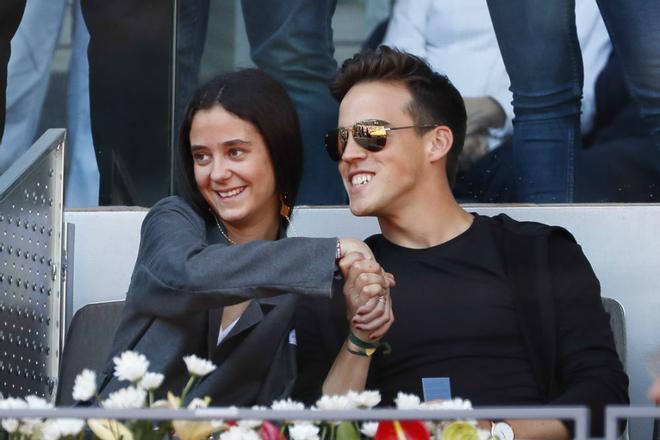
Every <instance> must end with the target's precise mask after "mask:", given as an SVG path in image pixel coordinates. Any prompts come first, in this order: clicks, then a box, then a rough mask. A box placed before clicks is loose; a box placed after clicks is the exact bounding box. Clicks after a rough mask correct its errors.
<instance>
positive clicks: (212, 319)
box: [207, 307, 222, 359]
mask: <svg viewBox="0 0 660 440" xmlns="http://www.w3.org/2000/svg"><path fill="white" fill-rule="evenodd" d="M208 315H209V327H208V341H207V342H208V347H207V348H208V351H207V353H208V355H207V358H208V359H210V358H211V356H213V353H215V350H216V348H218V335H219V334H220V317H221V316H222V307H220V308H218V309H211V310H209V311H208Z"/></svg>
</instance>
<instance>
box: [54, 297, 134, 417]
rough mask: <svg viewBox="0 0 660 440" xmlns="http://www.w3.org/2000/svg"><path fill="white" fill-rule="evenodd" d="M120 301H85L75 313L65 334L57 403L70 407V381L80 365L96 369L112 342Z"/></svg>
mask: <svg viewBox="0 0 660 440" xmlns="http://www.w3.org/2000/svg"><path fill="white" fill-rule="evenodd" d="M123 309H124V301H112V302H105V303H97V304H88V305H86V306H84V307H82V308H81V309H80V310H78V311H77V312H76V314H75V315H74V316H73V319H72V320H71V326H70V327H69V331H68V333H67V335H66V341H65V342H64V349H63V350H62V358H61V359H62V360H61V363H60V374H59V380H58V386H57V394H56V396H55V404H56V405H58V406H71V405H73V404H74V403H75V401H74V400H73V397H71V391H72V390H73V383H74V381H75V379H76V376H77V375H78V373H80V372H81V371H82V370H83V369H84V368H89V369H90V370H93V371H96V372H97V374H98V372H100V371H101V370H102V369H103V367H104V363H105V361H106V358H107V356H108V353H109V352H110V348H111V345H112V340H113V337H114V335H115V331H116V330H117V327H119V321H120V319H121V312H122V310H123Z"/></svg>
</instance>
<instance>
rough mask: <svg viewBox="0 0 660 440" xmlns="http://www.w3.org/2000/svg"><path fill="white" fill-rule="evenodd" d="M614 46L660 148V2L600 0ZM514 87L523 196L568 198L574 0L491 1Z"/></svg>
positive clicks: (576, 57) (577, 93)
mask: <svg viewBox="0 0 660 440" xmlns="http://www.w3.org/2000/svg"><path fill="white" fill-rule="evenodd" d="M598 6H599V8H600V10H601V14H602V15H603V20H604V21H605V24H606V26H607V29H608V32H609V34H610V38H611V40H612V44H613V46H614V50H615V51H616V52H617V55H618V56H619V58H620V59H621V61H622V64H623V69H624V74H625V77H626V80H627V83H628V87H629V89H630V91H631V94H632V96H633V98H634V99H635V100H636V102H637V103H638V105H639V108H640V113H641V115H642V116H643V117H644V119H645V120H646V121H647V123H648V125H649V127H650V130H651V135H652V137H653V140H654V143H655V146H656V150H658V151H657V153H658V155H660V64H659V63H658V59H660V2H658V1H657V0H638V1H635V2H615V1H613V0H598ZM488 7H489V10H490V14H491V18H492V20H493V26H494V28H495V33H496V35H497V40H498V43H499V46H500V50H501V52H502V58H503V59H504V63H505V65H506V69H507V72H508V74H509V77H510V79H511V91H512V92H513V107H514V113H515V118H514V121H513V124H514V131H513V152H514V168H515V170H516V193H517V200H518V201H520V202H533V203H548V202H571V201H572V200H573V186H574V185H573V162H574V154H575V151H576V149H577V148H579V147H580V122H579V117H580V100H581V93H582V92H581V90H582V56H581V53H580V47H579V43H578V39H577V32H576V28H575V2H574V0H563V1H561V0H557V1H551V2H547V1H543V0H506V1H505V0H488Z"/></svg>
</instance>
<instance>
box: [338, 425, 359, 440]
mask: <svg viewBox="0 0 660 440" xmlns="http://www.w3.org/2000/svg"><path fill="white" fill-rule="evenodd" d="M336 440H360V433H359V432H358V430H357V429H355V425H354V424H353V422H341V423H340V424H339V426H337V439H336Z"/></svg>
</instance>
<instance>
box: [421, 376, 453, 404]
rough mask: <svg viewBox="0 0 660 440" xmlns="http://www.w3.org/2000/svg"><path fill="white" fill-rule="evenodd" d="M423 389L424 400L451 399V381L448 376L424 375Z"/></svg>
mask: <svg viewBox="0 0 660 440" xmlns="http://www.w3.org/2000/svg"><path fill="white" fill-rule="evenodd" d="M422 391H423V392H424V401H429V400H436V399H444V400H450V399H451V383H450V381H449V378H448V377H423V378H422Z"/></svg>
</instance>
